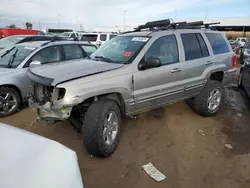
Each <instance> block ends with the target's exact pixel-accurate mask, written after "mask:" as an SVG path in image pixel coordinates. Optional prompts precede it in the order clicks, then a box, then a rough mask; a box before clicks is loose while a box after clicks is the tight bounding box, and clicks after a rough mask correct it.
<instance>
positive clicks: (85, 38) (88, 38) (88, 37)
mask: <svg viewBox="0 0 250 188" xmlns="http://www.w3.org/2000/svg"><path fill="white" fill-rule="evenodd" d="M81 40H82V41H90V42H95V41H96V40H97V35H96V34H84V35H82V39H81Z"/></svg>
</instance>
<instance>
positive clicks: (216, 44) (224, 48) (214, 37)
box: [206, 33, 230, 55]
mask: <svg viewBox="0 0 250 188" xmlns="http://www.w3.org/2000/svg"><path fill="white" fill-rule="evenodd" d="M206 36H207V38H208V40H209V42H210V44H211V46H212V49H213V52H214V54H215V55H216V54H223V53H227V52H229V51H230V50H229V47H228V45H227V43H226V41H225V40H224V38H223V36H222V35H221V34H219V33H206Z"/></svg>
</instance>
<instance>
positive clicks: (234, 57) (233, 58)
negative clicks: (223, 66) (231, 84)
mask: <svg viewBox="0 0 250 188" xmlns="http://www.w3.org/2000/svg"><path fill="white" fill-rule="evenodd" d="M236 59H237V57H236V54H234V55H233V56H232V67H233V68H235V67H236Z"/></svg>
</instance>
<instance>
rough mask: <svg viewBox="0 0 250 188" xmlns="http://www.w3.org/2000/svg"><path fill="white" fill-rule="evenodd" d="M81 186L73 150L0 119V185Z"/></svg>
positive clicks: (35, 187) (6, 187) (24, 187)
mask: <svg viewBox="0 0 250 188" xmlns="http://www.w3.org/2000/svg"><path fill="white" fill-rule="evenodd" d="M17 187H18V188H83V185H82V178H81V173H80V170H79V166H78V162H77V156H76V153H75V152H74V151H72V150H70V149H68V148H67V147H65V146H63V145H61V144H59V143H57V142H55V141H52V140H49V139H46V138H44V137H41V136H38V135H35V134H32V133H30V132H27V131H24V130H21V129H17V128H15V127H12V126H8V125H5V124H2V123H0V188H17Z"/></svg>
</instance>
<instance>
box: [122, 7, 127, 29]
mask: <svg viewBox="0 0 250 188" xmlns="http://www.w3.org/2000/svg"><path fill="white" fill-rule="evenodd" d="M126 14H127V11H126V10H125V11H124V18H123V32H125V30H126Z"/></svg>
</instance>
